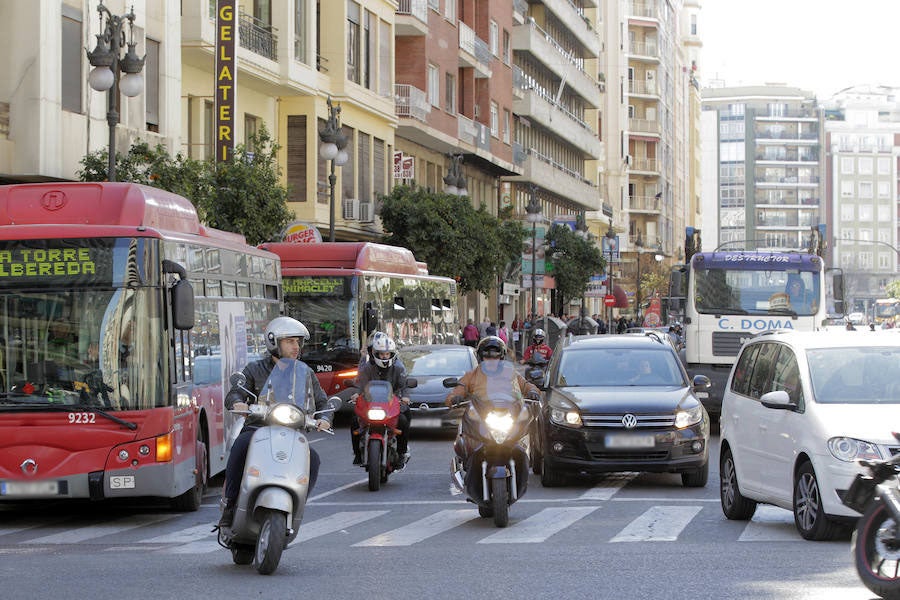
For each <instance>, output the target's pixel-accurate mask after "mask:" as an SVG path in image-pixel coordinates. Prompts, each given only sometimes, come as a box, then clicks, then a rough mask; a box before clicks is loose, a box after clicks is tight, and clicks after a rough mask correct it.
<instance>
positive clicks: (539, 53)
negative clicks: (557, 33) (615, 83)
mask: <svg viewBox="0 0 900 600" xmlns="http://www.w3.org/2000/svg"><path fill="white" fill-rule="evenodd" d="M512 47H513V48H514V49H515V50H519V51H524V52H529V53H530V54H531V55H532V56H534V57H535V58H536V59H537V60H539V61H540V62H541V63H543V65H544V66H545V67H547V68H548V69H549V70H550V71H552V72H553V73H554V74H555V75H556V76H557V77H559V78H560V79H565V80H566V85H568V86H569V87H571V88H572V89H573V90H574V91H575V92H576V93H578V95H579V96H581V97H582V98H583V99H584V101H585V102H586V103H587V104H588V105H589V106H590V107H591V108H598V107H599V106H600V88H599V84H598V82H597V81H596V80H595V79H593V78H592V77H591V76H590V75H588V74H587V73H586V72H585V70H584V59H583V58H580V57H577V56H575V55H574V54H572V53H571V52H567V51H566V50H565V49H564V48H563V47H562V45H561V44H560V43H559V42H557V41H556V40H555V39H554V38H553V36H551V35H550V34H549V33H547V32H546V31H544V30H543V29H542V28H541V27H540V26H539V25H538V24H537V23H535V21H534V19H528V21H527V22H526V24H525V25H523V26H520V27H514V28H513V33H512Z"/></svg>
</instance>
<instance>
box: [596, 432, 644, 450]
mask: <svg viewBox="0 0 900 600" xmlns="http://www.w3.org/2000/svg"><path fill="white" fill-rule="evenodd" d="M655 445H656V437H655V436H654V435H652V434H651V435H608V436H606V447H607V448H653V447H654V446H655Z"/></svg>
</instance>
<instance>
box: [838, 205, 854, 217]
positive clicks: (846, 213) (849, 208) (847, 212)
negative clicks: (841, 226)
mask: <svg viewBox="0 0 900 600" xmlns="http://www.w3.org/2000/svg"><path fill="white" fill-rule="evenodd" d="M853 208H854V207H853V205H852V204H842V205H841V221H853V220H854V217H855V216H854V214H853V213H854V210H853Z"/></svg>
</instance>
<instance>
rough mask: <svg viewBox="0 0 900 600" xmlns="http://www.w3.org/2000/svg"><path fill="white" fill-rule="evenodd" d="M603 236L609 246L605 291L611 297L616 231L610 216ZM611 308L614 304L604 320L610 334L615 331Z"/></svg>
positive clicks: (612, 291)
mask: <svg viewBox="0 0 900 600" xmlns="http://www.w3.org/2000/svg"><path fill="white" fill-rule="evenodd" d="M604 237H605V238H606V245H607V246H608V247H609V262H608V263H606V270H607V274H606V285H607V293H608V294H612V295H613V297H615V292H614V288H613V276H612V263H613V254H614V253H615V251H616V241H617V240H616V232H615V231H614V230H613V221H612V217H610V218H609V229H607V230H606V233H605V234H604ZM613 308H614V305H613V306H610V307H609V319H607V321H606V324H607V331H608V332H609V334H610V335H612V334H613V333H615V331H613V330H614V327H613Z"/></svg>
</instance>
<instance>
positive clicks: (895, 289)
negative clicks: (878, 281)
mask: <svg viewBox="0 0 900 600" xmlns="http://www.w3.org/2000/svg"><path fill="white" fill-rule="evenodd" d="M884 293H885V294H886V295H887V297H888V298H900V279H895V280H894V281H891V282H888V284H887V285H885V286H884Z"/></svg>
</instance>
